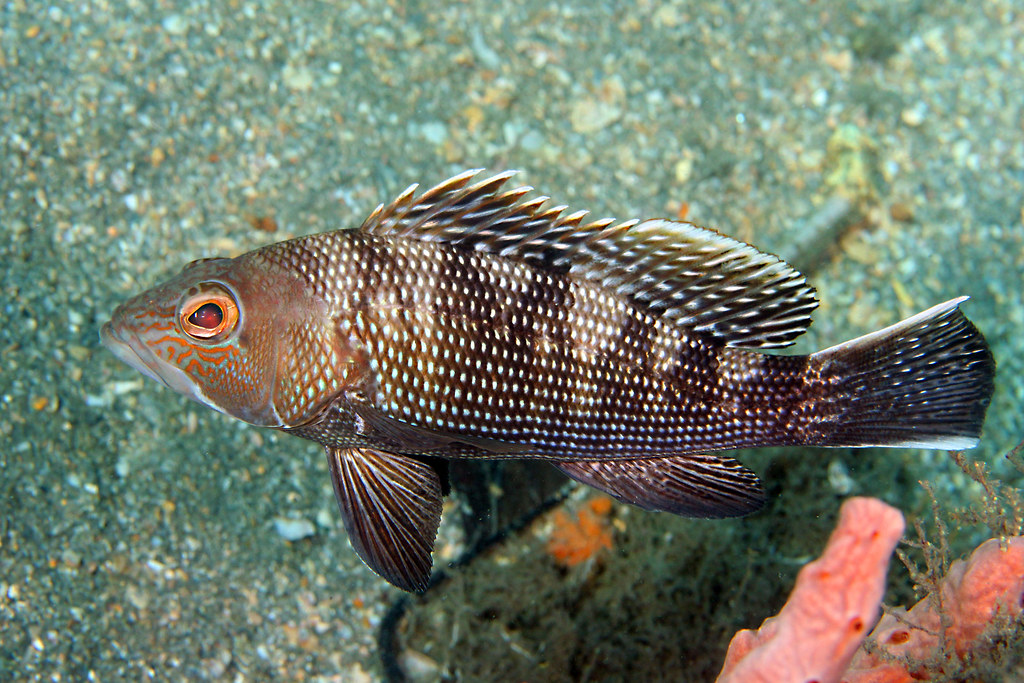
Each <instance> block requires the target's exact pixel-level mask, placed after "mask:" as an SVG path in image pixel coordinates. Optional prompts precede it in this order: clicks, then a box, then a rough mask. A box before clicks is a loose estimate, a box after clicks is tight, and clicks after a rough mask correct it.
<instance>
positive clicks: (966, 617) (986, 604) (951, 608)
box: [842, 536, 1024, 683]
mask: <svg viewBox="0 0 1024 683" xmlns="http://www.w3.org/2000/svg"><path fill="white" fill-rule="evenodd" d="M939 590H940V593H941V595H942V610H943V612H944V613H945V615H946V627H945V638H946V644H947V646H949V647H952V648H953V650H954V651H955V652H956V653H957V655H960V656H963V655H964V654H966V653H967V652H968V651H969V650H970V649H971V648H972V647H973V646H974V644H975V642H976V641H977V640H978V637H979V636H981V634H982V633H983V632H984V631H985V629H986V628H987V627H988V626H989V624H991V623H992V620H993V619H994V617H995V616H996V615H997V614H1004V615H1007V616H1009V617H1018V616H1020V613H1021V608H1022V607H1024V605H1022V599H1024V537H1021V536H1016V537H1014V538H1010V539H1008V540H1006V541H1005V544H1000V542H999V541H998V540H996V539H990V540H988V541H985V542H984V543H982V544H981V545H980V546H978V548H977V549H976V550H975V551H974V552H973V553H971V556H970V557H969V558H968V559H967V561H966V562H964V561H963V560H958V561H956V562H954V563H953V564H952V566H950V568H949V573H948V574H946V577H945V578H944V579H943V580H942V583H941V585H940V589H939ZM935 602H936V601H935V600H934V599H933V596H931V595H929V596H927V597H925V598H924V599H923V600H921V601H920V602H918V603H917V604H916V605H914V606H913V607H912V608H911V609H910V611H905V610H898V611H894V613H893V614H887V615H886V616H885V617H883V618H882V620H881V621H880V622H879V623H878V626H877V627H876V628H875V630H874V631H872V633H871V636H870V640H871V641H872V642H873V643H874V644H875V646H876V647H875V648H873V649H875V650H880V651H881V652H883V653H888V654H889V655H894V656H896V657H901V656H904V655H905V656H907V659H908V661H911V662H915V661H923V660H926V659H928V658H929V657H931V656H932V655H934V654H935V653H936V652H938V649H939V646H940V638H939V634H940V633H942V631H943V624H942V619H941V618H940V616H939V612H938V605H936V604H935ZM887 659H889V661H886V660H887ZM928 677H929V674H928V671H927V670H926V669H924V668H923V667H921V668H916V667H910V668H909V670H908V667H906V666H904V665H903V664H902V663H893V662H892V661H891V659H890V658H887V657H885V656H884V655H883V654H876V653H869V652H867V651H866V650H864V649H862V650H861V651H860V652H858V653H857V655H856V657H855V658H854V660H853V663H852V664H851V666H850V669H849V671H848V672H847V674H846V675H845V676H844V677H843V679H842V680H843V681H844V683H868V682H871V683H874V682H875V681H886V682H892V683H896V682H903V681H907V682H909V681H918V680H927V679H928Z"/></svg>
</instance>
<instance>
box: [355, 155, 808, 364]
mask: <svg viewBox="0 0 1024 683" xmlns="http://www.w3.org/2000/svg"><path fill="white" fill-rule="evenodd" d="M478 173H479V171H466V172H464V173H460V174H459V175H456V176H454V177H452V178H449V179H448V180H446V181H444V182H443V183H441V184H439V185H437V186H435V187H433V188H431V189H429V190H427V191H426V192H424V193H423V194H421V195H419V196H415V193H416V189H417V186H416V185H412V186H411V187H409V188H408V189H407V190H405V192H403V193H402V194H401V195H399V196H398V198H397V199H395V200H394V201H393V202H392V203H391V204H388V205H386V206H385V205H383V204H382V205H381V206H379V207H377V209H376V210H375V211H374V212H373V213H372V214H371V215H370V216H369V218H367V219H366V221H365V222H364V223H363V225H362V226H361V228H360V230H363V231H365V232H369V233H372V234H377V235H389V236H394V237H408V238H412V239H419V240H424V241H431V242H443V243H446V244H450V245H452V246H455V247H457V248H461V249H467V250H474V251H482V252H486V253H490V254H494V255H497V256H503V257H506V258H509V259H513V260H517V261H522V262H525V263H528V264H530V265H532V266H534V267H537V268H541V269H544V270H548V271H552V272H556V273H568V274H571V275H573V276H576V277H580V278H582V279H585V280H589V281H591V282H595V283H598V284H601V285H603V286H606V287H608V288H610V289H612V290H613V291H615V292H616V293H617V294H619V295H621V296H624V297H626V298H628V299H629V300H630V301H631V302H633V303H634V304H635V305H636V306H638V307H640V308H642V309H644V310H647V311H649V312H651V313H652V314H653V315H658V316H662V317H663V318H666V319H668V320H673V321H675V322H677V323H678V324H680V325H682V326H684V327H686V328H687V329H690V330H693V331H695V332H698V333H700V334H705V335H707V336H709V337H710V338H713V339H715V340H717V341H719V342H720V343H723V344H726V345H728V346H738V347H748V348H769V347H780V346H787V345H789V344H791V343H792V342H793V340H794V339H795V338H796V337H798V336H799V335H801V334H803V332H804V331H805V330H806V329H807V326H808V325H809V324H810V313H811V311H813V310H814V309H815V308H816V307H817V305H818V302H817V298H816V296H815V294H814V289H813V288H812V287H811V286H810V285H808V284H807V282H806V281H805V280H804V277H803V275H801V274H800V273H799V272H797V271H796V270H794V269H793V268H792V267H791V266H790V265H789V264H787V263H786V262H785V261H783V260H782V259H780V258H779V257H777V256H773V255H771V254H766V253H764V252H761V251H758V250H757V249H755V248H754V247H752V246H750V245H749V244H746V243H744V242H740V241H739V240H735V239H732V238H731V237H727V236H725V235H722V234H720V233H718V232H715V231H714V230H708V229H706V228H701V227H698V226H696V225H693V224H690V223H682V222H678V221H670V220H661V219H655V220H647V221H643V222H640V221H635V220H633V221H626V222H623V223H616V222H615V221H614V220H613V219H609V218H604V219H599V220H593V221H590V222H584V219H585V218H586V216H587V213H586V212H585V211H578V212H574V213H565V211H566V207H565V206H552V207H545V204H546V203H547V201H548V198H547V197H543V196H539V197H534V198H527V197H526V195H527V193H528V192H530V190H531V189H532V188H530V187H516V188H513V189H511V190H503V189H502V187H503V186H504V185H505V183H506V182H508V180H509V179H510V178H511V177H512V176H513V175H514V173H515V172H514V171H506V172H505V173H500V174H498V175H495V176H492V177H489V178H485V179H483V180H479V181H476V182H473V180H474V178H475V177H476V176H477V174H478Z"/></svg>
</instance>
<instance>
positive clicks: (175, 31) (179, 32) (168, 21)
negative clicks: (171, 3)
mask: <svg viewBox="0 0 1024 683" xmlns="http://www.w3.org/2000/svg"><path fill="white" fill-rule="evenodd" d="M160 26H162V27H163V29H164V31H166V32H167V33H168V34H170V35H172V36H183V35H185V34H186V33H188V21H186V20H185V17H183V16H181V15H180V14H168V15H167V16H166V17H164V19H163V21H161V22H160Z"/></svg>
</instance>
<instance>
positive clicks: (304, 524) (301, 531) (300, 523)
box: [274, 517, 316, 541]
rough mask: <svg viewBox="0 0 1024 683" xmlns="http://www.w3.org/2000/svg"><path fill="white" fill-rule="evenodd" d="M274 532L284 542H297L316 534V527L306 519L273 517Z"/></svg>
mask: <svg viewBox="0 0 1024 683" xmlns="http://www.w3.org/2000/svg"><path fill="white" fill-rule="evenodd" d="M274 531H276V532H277V534H278V536H280V537H281V538H283V539H284V540H286V541H299V540H301V539H303V538H309V537H310V536H312V535H313V534H315V533H316V527H315V526H313V523H312V522H310V521H309V520H308V519H292V518H290V517H275V518H274Z"/></svg>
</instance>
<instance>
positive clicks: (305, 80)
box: [281, 65, 313, 92]
mask: <svg viewBox="0 0 1024 683" xmlns="http://www.w3.org/2000/svg"><path fill="white" fill-rule="evenodd" d="M281 80H282V81H283V82H284V87H286V88H288V89H289V90H292V91H294V92H307V91H309V90H312V89H313V72H312V70H310V68H309V67H306V66H291V65H288V66H286V67H284V69H282V71H281Z"/></svg>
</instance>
